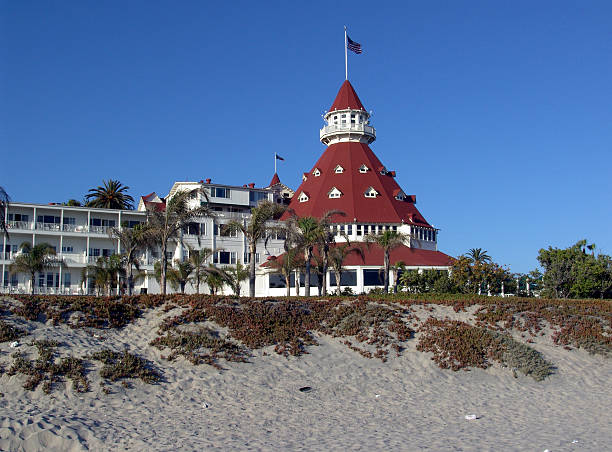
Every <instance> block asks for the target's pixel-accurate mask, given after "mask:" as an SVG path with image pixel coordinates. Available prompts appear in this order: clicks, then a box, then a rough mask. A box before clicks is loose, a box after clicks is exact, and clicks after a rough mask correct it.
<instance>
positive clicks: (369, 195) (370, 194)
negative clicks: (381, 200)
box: [364, 187, 378, 198]
mask: <svg viewBox="0 0 612 452" xmlns="http://www.w3.org/2000/svg"><path fill="white" fill-rule="evenodd" d="M364 196H365V197H366V198H376V196H378V192H377V191H376V190H374V188H373V187H370V188H368V189H367V190H366V192H365V193H364Z"/></svg>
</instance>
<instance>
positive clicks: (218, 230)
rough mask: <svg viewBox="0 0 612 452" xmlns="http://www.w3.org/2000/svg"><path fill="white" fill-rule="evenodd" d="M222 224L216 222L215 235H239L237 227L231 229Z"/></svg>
mask: <svg viewBox="0 0 612 452" xmlns="http://www.w3.org/2000/svg"><path fill="white" fill-rule="evenodd" d="M223 226H224V225H222V224H215V235H220V236H223V237H238V230H237V229H229V228H226V227H223Z"/></svg>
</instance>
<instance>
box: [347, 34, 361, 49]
mask: <svg viewBox="0 0 612 452" xmlns="http://www.w3.org/2000/svg"><path fill="white" fill-rule="evenodd" d="M346 42H347V44H346V47H348V49H349V50H351V51H353V52H355V53H361V44H359V43H358V42H355V41H353V40H352V39H351V38H349V37H348V35H347V36H346Z"/></svg>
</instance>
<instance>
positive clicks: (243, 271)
mask: <svg viewBox="0 0 612 452" xmlns="http://www.w3.org/2000/svg"><path fill="white" fill-rule="evenodd" d="M223 270H224V273H223V276H224V277H225V281H226V283H227V285H228V286H230V288H231V289H232V291H233V292H234V295H236V296H237V297H240V284H241V283H242V281H244V280H246V279H248V278H249V269H248V268H247V267H245V266H244V265H242V264H241V263H240V262H238V263H237V264H236V265H233V266H226V267H223Z"/></svg>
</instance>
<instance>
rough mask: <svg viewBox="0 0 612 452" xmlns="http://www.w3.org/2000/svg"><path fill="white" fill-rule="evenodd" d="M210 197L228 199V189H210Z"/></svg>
mask: <svg viewBox="0 0 612 452" xmlns="http://www.w3.org/2000/svg"><path fill="white" fill-rule="evenodd" d="M211 195H212V196H214V197H215V198H229V197H230V189H229V188H223V187H212V188H211Z"/></svg>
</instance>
